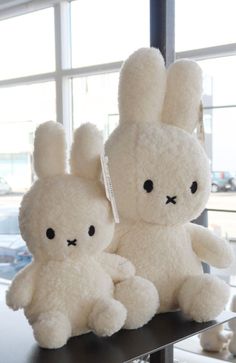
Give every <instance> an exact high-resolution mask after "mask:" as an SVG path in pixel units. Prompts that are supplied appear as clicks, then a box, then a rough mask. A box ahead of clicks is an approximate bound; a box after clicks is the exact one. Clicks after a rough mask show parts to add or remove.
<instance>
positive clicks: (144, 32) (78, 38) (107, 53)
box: [71, 0, 150, 67]
mask: <svg viewBox="0 0 236 363" xmlns="http://www.w3.org/2000/svg"><path fill="white" fill-rule="evenodd" d="M71 21H72V64H73V67H81V66H88V65H94V64H102V63H109V62H116V61H122V60H124V59H125V58H126V57H127V56H128V55H129V54H130V53H132V52H133V51H134V50H136V49H138V48H140V47H143V46H149V44H150V43H149V32H150V31H149V0H139V1H137V0H119V1H117V0H99V1H94V0H78V1H73V2H72V3H71Z"/></svg>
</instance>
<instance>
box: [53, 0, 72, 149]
mask: <svg viewBox="0 0 236 363" xmlns="http://www.w3.org/2000/svg"><path fill="white" fill-rule="evenodd" d="M54 9H55V10H54V14H55V57H56V110H57V121H58V122H60V123H62V124H63V125H64V127H65V130H66V136H67V142H68V143H70V142H71V140H72V90H71V79H70V78H69V77H66V76H65V75H64V70H66V69H70V68H71V25H70V4H69V2H68V1H62V2H60V3H59V4H56V5H55V7H54Z"/></svg>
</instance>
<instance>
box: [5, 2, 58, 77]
mask: <svg viewBox="0 0 236 363" xmlns="http://www.w3.org/2000/svg"><path fill="white" fill-rule="evenodd" d="M0 34H1V36H0V48H1V57H0V79H8V78H15V77H20V76H26V75H32V74H36V73H44V72H51V71H54V70H55V50H54V49H55V45H54V14H53V8H49V9H45V10H41V11H37V12H33V13H29V14H26V15H22V16H16V17H13V18H10V19H6V20H1V21H0Z"/></svg>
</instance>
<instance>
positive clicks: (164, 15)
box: [150, 0, 175, 66]
mask: <svg viewBox="0 0 236 363" xmlns="http://www.w3.org/2000/svg"><path fill="white" fill-rule="evenodd" d="M150 45H151V47H155V48H159V49H160V51H161V53H162V55H163V57H164V59H165V62H166V65H167V66H169V65H170V64H171V63H173V62H174V60H175V0H150Z"/></svg>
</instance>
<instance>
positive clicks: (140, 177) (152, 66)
mask: <svg viewBox="0 0 236 363" xmlns="http://www.w3.org/2000/svg"><path fill="white" fill-rule="evenodd" d="M201 91H202V79H201V70H200V68H199V67H198V65H197V64H196V63H195V62H192V61H188V60H181V61H177V62H175V63H174V64H173V65H172V66H170V68H169V69H168V71H166V69H165V66H164V61H163V58H162V56H161V54H160V53H159V51H158V50H156V49H154V48H147V49H146V48H143V49H140V50H138V51H137V52H135V53H134V54H132V55H131V56H130V57H129V58H128V60H127V61H126V62H125V63H124V65H123V67H122V70H121V74H120V83H119V112H120V124H119V126H118V127H117V129H116V130H115V131H114V132H113V134H112V135H111V136H110V138H109V139H108V141H107V143H106V152H107V155H108V157H109V160H110V163H109V165H110V173H111V179H112V182H113V188H114V194H115V197H116V201H117V205H118V210H119V212H120V215H121V217H123V218H128V219H131V220H133V221H145V222H147V223H154V224H159V225H178V224H182V223H186V222H189V221H190V220H192V219H194V218H196V217H197V216H198V215H199V214H200V213H201V211H202V210H203V208H204V206H205V204H206V202H207V199H208V197H209V193H210V168H209V161H208V159H207V156H206V154H205V151H204V149H203V147H202V146H201V144H200V143H199V141H198V140H197V138H196V136H195V135H194V134H193V131H194V128H195V126H196V124H197V121H198V118H199V109H200V101H201Z"/></svg>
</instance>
